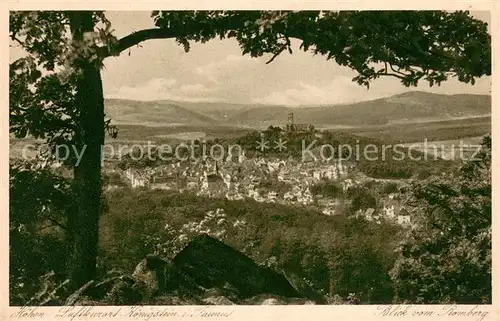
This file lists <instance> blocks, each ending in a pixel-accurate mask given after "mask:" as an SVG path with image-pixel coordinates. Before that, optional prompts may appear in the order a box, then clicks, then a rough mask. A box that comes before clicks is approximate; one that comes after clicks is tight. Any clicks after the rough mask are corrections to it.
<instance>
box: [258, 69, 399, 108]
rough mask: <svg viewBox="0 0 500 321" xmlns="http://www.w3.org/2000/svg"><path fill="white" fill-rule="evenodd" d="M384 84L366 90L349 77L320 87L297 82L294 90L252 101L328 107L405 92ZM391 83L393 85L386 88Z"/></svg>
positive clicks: (336, 79)
mask: <svg viewBox="0 0 500 321" xmlns="http://www.w3.org/2000/svg"><path fill="white" fill-rule="evenodd" d="M385 83H386V84H385V86H376V85H374V86H372V88H371V89H370V90H368V89H367V88H365V87H362V86H360V85H358V84H357V83H354V82H352V77H351V76H336V77H333V80H332V81H331V82H329V83H327V84H325V85H321V86H318V85H311V84H307V83H305V82H303V81H299V82H297V83H296V86H295V88H290V89H286V90H282V91H274V92H271V93H269V94H268V95H265V96H263V97H259V98H256V99H254V102H255V103H261V104H278V105H288V106H300V105H329V104H342V103H352V102H356V101H361V100H371V99H376V98H381V97H385V96H389V95H392V94H397V93H400V92H403V91H405V90H404V88H402V87H401V86H397V81H394V80H393V81H391V80H386V81H385ZM391 83H395V84H393V86H389V87H388V86H387V85H390V84H391Z"/></svg>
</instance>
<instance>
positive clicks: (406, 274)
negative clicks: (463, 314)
mask: <svg viewBox="0 0 500 321" xmlns="http://www.w3.org/2000/svg"><path fill="white" fill-rule="evenodd" d="M476 158H477V159H476ZM409 204H412V205H413V207H414V208H415V212H414V215H415V218H416V219H417V221H416V224H417V226H416V227H415V228H414V229H413V230H412V231H411V232H410V234H409V235H408V237H407V238H406V240H405V241H404V242H403V243H402V244H401V246H400V250H399V253H400V258H399V259H398V261H397V262H396V264H395V266H394V268H393V270H392V272H391V273H392V277H393V279H394V280H395V282H396V284H397V286H398V290H399V296H400V298H401V299H403V300H409V301H410V302H420V303H422V302H424V303H443V302H455V303H462V304H467V303H478V302H484V303H486V302H490V301H491V139H490V137H489V136H487V137H486V138H485V139H484V141H483V149H482V150H481V152H480V154H479V155H476V157H475V158H474V160H470V161H468V162H466V163H465V164H464V165H463V167H462V168H461V173H460V175H459V176H458V177H457V176H451V175H450V177H432V178H429V179H427V180H425V181H421V182H419V183H417V184H416V185H415V186H414V187H413V194H412V198H411V199H410V200H409Z"/></svg>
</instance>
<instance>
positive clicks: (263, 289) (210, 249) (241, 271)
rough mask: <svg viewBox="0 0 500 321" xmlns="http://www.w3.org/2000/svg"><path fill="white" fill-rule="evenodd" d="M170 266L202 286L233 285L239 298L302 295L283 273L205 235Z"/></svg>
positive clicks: (199, 237) (189, 245)
mask: <svg viewBox="0 0 500 321" xmlns="http://www.w3.org/2000/svg"><path fill="white" fill-rule="evenodd" d="M173 265H174V266H175V267H176V268H177V270H179V271H181V272H182V273H183V274H186V275H188V276H189V277H190V278H192V279H193V280H194V281H195V282H196V283H197V284H198V285H200V286H202V287H204V288H224V287H228V286H229V287H231V288H233V291H234V293H233V294H235V295H236V296H237V297H238V298H239V299H244V298H248V297H251V296H254V295H258V294H262V293H267V294H275V295H279V296H285V297H300V296H301V295H300V294H299V293H298V291H297V290H296V289H295V288H294V287H293V286H292V285H291V284H290V283H289V282H288V280H287V279H286V278H285V277H284V276H283V275H281V274H279V273H277V272H275V271H273V270H271V269H269V268H265V267H261V266H259V265H257V264H256V263H255V262H254V261H253V260H252V259H251V258H249V257H248V256H246V255H245V254H243V253H241V252H240V251H238V250H236V249H234V248H232V247H231V246H229V245H226V244H224V243H222V242H220V241H219V240H216V239H214V238H212V237H210V236H208V235H200V236H198V237H195V238H194V239H193V240H192V241H191V242H190V243H189V244H188V245H187V246H186V247H185V248H184V249H183V250H182V251H181V252H179V253H178V254H177V256H176V257H175V258H174V259H173Z"/></svg>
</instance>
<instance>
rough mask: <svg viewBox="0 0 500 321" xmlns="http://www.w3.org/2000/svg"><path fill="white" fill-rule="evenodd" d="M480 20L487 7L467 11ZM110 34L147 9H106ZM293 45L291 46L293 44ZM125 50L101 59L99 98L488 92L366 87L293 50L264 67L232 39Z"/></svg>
mask: <svg viewBox="0 0 500 321" xmlns="http://www.w3.org/2000/svg"><path fill="white" fill-rule="evenodd" d="M473 14H474V15H475V16H476V17H477V18H479V19H482V20H484V21H486V22H489V21H490V17H489V13H488V12H473ZM107 16H108V18H109V19H110V20H111V22H112V25H113V28H114V29H115V31H116V32H115V34H116V36H117V37H119V38H120V37H122V36H125V35H127V34H129V33H130V32H133V31H134V30H140V29H143V28H151V27H154V24H153V20H152V18H150V12H149V11H148V12H107ZM297 44H298V43H296V44H295V48H296V49H298V45H297ZM141 45H142V48H138V47H137V48H132V49H131V52H130V56H129V55H128V53H127V52H123V53H122V55H121V56H119V57H111V58H108V59H107V60H106V61H105V69H104V70H103V71H102V77H103V83H104V92H105V96H106V97H114V98H128V99H137V100H155V99H173V100H189V101H228V102H240V103H269V104H286V105H300V104H335V103H344V102H354V101H360V100H368V99H374V98H378V97H383V96H388V95H392V94H396V93H401V92H404V91H408V90H425V91H431V92H437V93H449V94H453V93H478V94H488V93H489V89H490V81H491V79H490V77H487V78H483V79H479V80H478V81H477V83H476V85H475V86H471V85H466V84H462V83H459V82H458V81H456V80H449V81H448V82H446V83H443V84H442V85H441V87H436V88H430V87H429V86H428V85H427V83H424V82H422V85H420V86H419V87H418V88H416V89H408V88H405V87H404V86H403V85H401V84H400V83H399V81H398V80H397V79H392V78H382V79H378V80H376V81H374V82H373V83H372V84H371V87H370V89H369V90H367V89H366V88H364V87H361V86H359V85H357V84H356V83H353V82H352V81H351V79H352V77H353V76H354V75H355V74H354V73H353V72H352V71H351V70H350V69H349V68H346V67H341V66H338V65H337V64H336V63H335V62H333V61H326V60H325V57H323V56H313V55H312V54H311V53H308V52H302V51H299V50H294V53H293V54H292V55H290V54H288V53H283V54H282V55H280V56H279V57H278V58H277V59H275V60H274V62H273V63H271V64H269V65H266V64H265V62H266V61H267V60H269V58H270V56H264V57H261V58H250V57H247V56H242V55H241V51H240V49H239V47H238V45H237V43H236V41H235V40H233V39H230V40H223V41H220V40H213V41H211V42H209V43H206V44H196V43H192V46H191V51H190V52H189V53H185V52H184V50H183V48H182V47H181V46H179V45H177V44H176V43H175V41H174V40H170V39H169V40H149V41H147V42H143V43H142V44H141Z"/></svg>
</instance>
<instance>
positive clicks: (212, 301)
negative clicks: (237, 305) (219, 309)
mask: <svg viewBox="0 0 500 321" xmlns="http://www.w3.org/2000/svg"><path fill="white" fill-rule="evenodd" d="M203 303H205V304H209V305H234V303H233V302H232V301H231V300H229V299H228V298H226V297H225V296H210V297H208V298H205V299H203Z"/></svg>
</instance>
